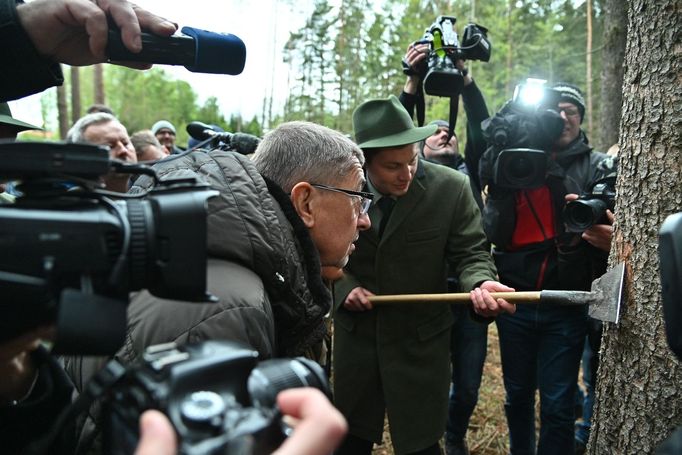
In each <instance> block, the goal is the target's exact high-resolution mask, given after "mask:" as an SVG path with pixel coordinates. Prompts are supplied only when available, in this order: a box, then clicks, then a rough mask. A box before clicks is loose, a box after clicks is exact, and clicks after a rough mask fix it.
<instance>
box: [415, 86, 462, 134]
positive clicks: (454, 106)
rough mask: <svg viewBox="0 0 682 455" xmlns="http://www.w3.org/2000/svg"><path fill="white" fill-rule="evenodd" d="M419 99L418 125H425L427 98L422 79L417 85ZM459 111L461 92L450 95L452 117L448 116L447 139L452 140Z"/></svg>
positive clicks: (417, 102)
mask: <svg viewBox="0 0 682 455" xmlns="http://www.w3.org/2000/svg"><path fill="white" fill-rule="evenodd" d="M416 96H417V99H416V101H415V107H416V109H417V126H424V118H425V111H426V100H425V99H424V83H423V82H422V81H421V80H420V81H419V85H418V86H417V95H416ZM458 112H459V94H457V95H455V96H452V97H450V117H449V118H448V129H449V130H448V138H447V140H446V141H445V142H446V143H447V142H450V139H452V136H454V135H455V126H456V125H457V114H458Z"/></svg>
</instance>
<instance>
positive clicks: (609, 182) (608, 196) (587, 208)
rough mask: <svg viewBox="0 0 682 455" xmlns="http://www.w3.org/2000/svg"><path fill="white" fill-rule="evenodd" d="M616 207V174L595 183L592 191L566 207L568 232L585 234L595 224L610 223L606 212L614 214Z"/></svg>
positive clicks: (564, 214) (565, 221) (565, 219)
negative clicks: (609, 211)
mask: <svg viewBox="0 0 682 455" xmlns="http://www.w3.org/2000/svg"><path fill="white" fill-rule="evenodd" d="M615 205H616V174H615V172H614V173H613V174H610V175H608V176H606V177H604V178H602V179H599V180H597V181H596V182H594V183H593V184H592V185H591V187H590V189H589V190H588V191H587V192H585V193H584V194H582V195H581V196H580V197H579V198H578V199H576V200H575V201H570V202H569V203H567V204H566V206H565V207H564V213H563V216H564V223H565V224H566V231H567V232H583V231H584V230H585V229H589V228H590V227H592V226H593V225H595V224H604V223H608V221H607V219H606V210H607V209H608V210H611V212H613V210H614V207H615Z"/></svg>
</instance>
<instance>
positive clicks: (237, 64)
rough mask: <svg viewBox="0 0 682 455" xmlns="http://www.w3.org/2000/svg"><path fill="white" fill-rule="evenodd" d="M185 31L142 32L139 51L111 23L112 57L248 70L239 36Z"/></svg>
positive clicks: (207, 69)
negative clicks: (126, 44)
mask: <svg viewBox="0 0 682 455" xmlns="http://www.w3.org/2000/svg"><path fill="white" fill-rule="evenodd" d="M181 32H182V34H176V35H173V36H168V37H165V36H157V35H152V34H151V33H142V36H141V38H142V50H141V51H140V52H139V53H137V54H135V53H133V52H131V51H129V50H128V48H127V47H125V45H124V44H123V41H122V40H121V31H120V29H118V28H117V27H111V26H110V27H109V40H108V42H107V56H108V57H109V60H110V61H124V62H125V61H128V62H144V63H152V64H161V65H182V66H184V67H185V68H187V69H188V70H190V71H192V72H195V73H212V74H232V75H236V74H239V73H241V72H242V71H243V70H244V64H245V62H246V46H245V45H244V42H243V41H242V40H241V39H240V38H239V37H237V36H235V35H232V34H229V33H226V34H223V33H216V32H209V31H206V30H200V29H198V28H194V27H183V28H182V30H181Z"/></svg>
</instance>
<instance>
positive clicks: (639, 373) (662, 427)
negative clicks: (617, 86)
mask: <svg viewBox="0 0 682 455" xmlns="http://www.w3.org/2000/svg"><path fill="white" fill-rule="evenodd" d="M681 13H682V2H681V1H680V0H658V1H656V2H651V1H648V0H631V2H630V8H629V11H628V33H627V36H628V40H627V49H626V54H625V61H624V67H625V68H626V72H625V76H624V83H623V116H622V124H621V134H620V144H621V152H620V156H621V162H620V167H619V177H618V185H617V191H618V202H617V205H616V229H615V234H614V247H613V248H612V252H611V261H612V263H613V262H619V261H625V263H626V264H627V269H628V275H629V276H628V279H627V281H626V295H627V297H626V299H625V301H624V302H623V305H624V307H623V308H622V310H621V311H622V319H621V322H620V324H619V325H613V324H607V325H606V327H605V331H604V336H603V339H602V351H601V352H602V354H601V364H600V368H599V377H598V381H597V400H596V403H595V415H594V421H593V428H592V434H591V438H590V443H589V447H588V453H590V454H594V455H597V454H599V455H601V454H615V455H619V454H651V453H653V452H654V450H655V448H656V447H657V446H658V444H659V443H660V442H661V441H662V440H663V439H665V438H666V437H667V436H668V435H669V434H670V433H671V431H672V430H673V429H674V428H675V427H676V426H677V425H680V423H682V394H680V393H679V388H680V385H681V384H682V368H681V367H680V363H679V361H677V360H676V359H675V358H674V356H673V354H672V353H671V351H670V349H669V348H668V345H667V343H666V338H665V334H664V324H663V317H662V309H661V298H660V294H661V285H660V279H659V269H658V252H657V248H656V246H657V242H658V230H659V228H660V226H661V223H662V222H663V220H664V219H665V217H666V216H668V215H670V214H671V213H674V212H677V211H679V210H680V207H682V178H680V177H681V175H682V168H681V164H680V163H682V94H681V92H680V86H679V81H680V78H681V77H682V71H681V69H682V68H681V67H682V61H681V60H680V58H679V57H680V48H681V47H680V46H681V43H680V36H681V35H680V25H681V23H682V19H681V18H682V14H681Z"/></svg>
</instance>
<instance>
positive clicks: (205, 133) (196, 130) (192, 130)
mask: <svg viewBox="0 0 682 455" xmlns="http://www.w3.org/2000/svg"><path fill="white" fill-rule="evenodd" d="M209 131H211V125H207V124H205V123H203V122H190V123H188V124H187V134H189V135H190V136H192V137H193V138H194V139H198V140H200V141H203V140H205V139H208V138H209V137H211V133H209Z"/></svg>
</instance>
